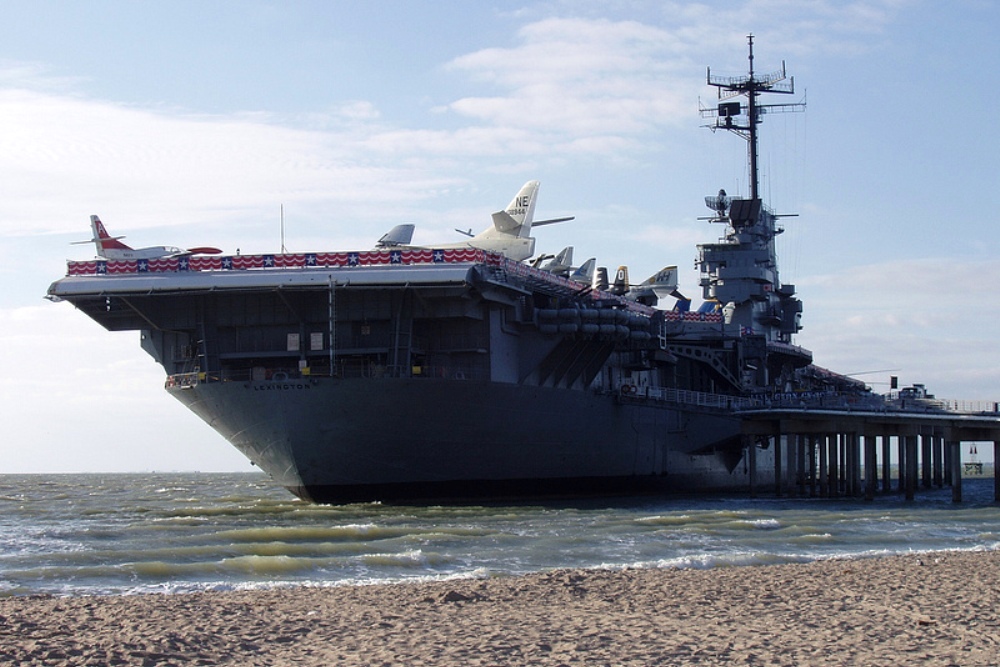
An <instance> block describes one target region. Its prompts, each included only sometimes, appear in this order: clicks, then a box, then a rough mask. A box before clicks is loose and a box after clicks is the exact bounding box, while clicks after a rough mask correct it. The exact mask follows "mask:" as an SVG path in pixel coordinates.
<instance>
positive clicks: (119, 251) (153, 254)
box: [73, 215, 222, 260]
mask: <svg viewBox="0 0 1000 667" xmlns="http://www.w3.org/2000/svg"><path fill="white" fill-rule="evenodd" d="M90 228H91V230H92V231H93V233H94V238H92V239H88V240H86V241H74V242H73V245H81V244H84V243H93V244H94V245H96V246H97V254H98V256H100V257H103V258H104V259H112V260H130V259H157V258H160V257H186V256H188V255H218V254H219V253H221V252H222V251H221V250H219V249H218V248H211V247H207V246H205V247H198V248H188V249H187V250H184V249H183V248H175V247H174V246H165V245H161V246H150V247H148V248H132V247H130V246H127V245H125V244H124V243H122V242H121V241H120V240H119V239H123V238H125V237H124V236H111V235H110V234H108V230H107V229H105V228H104V223H103V222H101V219H100V218H99V217H97V216H96V215H92V216H90Z"/></svg>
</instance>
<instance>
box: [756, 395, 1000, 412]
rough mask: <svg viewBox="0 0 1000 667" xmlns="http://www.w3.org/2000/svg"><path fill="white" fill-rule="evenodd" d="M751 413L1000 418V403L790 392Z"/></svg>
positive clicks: (764, 401)
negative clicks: (789, 411) (785, 411)
mask: <svg viewBox="0 0 1000 667" xmlns="http://www.w3.org/2000/svg"><path fill="white" fill-rule="evenodd" d="M748 407H749V408H751V409H770V408H778V409H788V408H792V409H795V408H799V409H803V410H805V409H812V410H843V411H845V412H850V411H868V412H906V413H926V412H945V413H952V414H997V413H1000V403H998V402H993V401H962V400H950V399H948V400H945V399H927V398H914V399H892V400H890V399H888V398H886V397H885V396H881V395H879V394H858V393H853V392H790V393H783V394H771V395H769V396H766V397H758V398H754V399H752V400H751V401H750V404H749V406H748Z"/></svg>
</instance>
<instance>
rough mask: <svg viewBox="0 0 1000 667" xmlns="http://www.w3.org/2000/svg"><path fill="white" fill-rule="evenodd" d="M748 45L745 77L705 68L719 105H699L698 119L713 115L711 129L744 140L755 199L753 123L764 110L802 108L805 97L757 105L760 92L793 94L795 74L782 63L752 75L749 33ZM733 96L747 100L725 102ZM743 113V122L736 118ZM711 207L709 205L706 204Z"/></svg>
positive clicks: (770, 111) (756, 189)
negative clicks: (744, 101)
mask: <svg viewBox="0 0 1000 667" xmlns="http://www.w3.org/2000/svg"><path fill="white" fill-rule="evenodd" d="M747 42H748V43H749V45H750V74H749V75H748V76H712V68H711V67H709V68H708V85H710V86H715V87H716V88H718V89H719V104H718V106H717V107H716V108H714V109H712V108H704V107H703V108H702V109H701V117H702V118H715V125H709V127H711V128H712V129H713V130H717V129H722V130H729V131H730V132H733V133H734V134H738V135H740V136H741V137H743V138H744V139H746V140H747V144H748V145H747V151H748V152H749V154H750V198H751V199H759V198H760V194H759V192H758V190H759V186H760V179H759V177H758V170H757V126H758V125H759V124H760V122H761V116H763V115H764V114H765V113H790V112H794V111H803V110H804V109H805V107H806V103H805V100H804V99H803V101H802V102H795V103H792V104H760V103H758V101H757V96H758V95H760V94H761V93H783V94H786V95H791V94H794V93H795V77H788V76H786V74H785V62H784V61H782V62H781V69H780V70H778V71H775V72H771V73H769V74H755V73H754V71H753V35H752V34H751V35H747ZM786 79H787V81H786ZM737 95H745V96H746V98H747V103H746V105H745V106H744V105H743V104H742V103H740V102H725V101H723V100H728V99H731V98H733V97H736V96H737ZM741 115H745V116H746V119H745V120H744V121H743V123H740V122H739V121H738V120H737V117H739V116H741ZM709 206H711V205H709Z"/></svg>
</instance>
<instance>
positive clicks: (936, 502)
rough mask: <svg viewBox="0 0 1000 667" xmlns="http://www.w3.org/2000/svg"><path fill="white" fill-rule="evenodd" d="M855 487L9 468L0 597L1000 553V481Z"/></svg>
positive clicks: (2, 489)
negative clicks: (814, 493) (854, 496)
mask: <svg viewBox="0 0 1000 667" xmlns="http://www.w3.org/2000/svg"><path fill="white" fill-rule="evenodd" d="M963 491H964V497H965V502H964V503H963V504H961V505H953V504H952V503H951V491H950V489H944V490H938V491H933V492H924V493H922V494H920V495H919V496H918V498H917V500H916V501H914V502H912V503H907V502H905V501H904V500H903V499H902V498H901V497H899V496H886V497H880V498H878V499H877V500H876V501H875V502H874V503H865V502H863V501H860V500H805V499H799V500H797V499H757V500H750V499H746V498H739V499H734V498H725V499H719V498H684V499H650V498H642V499H616V500H615V499H613V500H608V499H603V500H594V501H581V502H577V503H573V504H567V503H562V504H529V505H496V506H475V507H469V506H441V507H438V506H435V507H408V506H391V505H380V504H356V505H345V506H318V505H309V504H306V503H303V502H301V501H298V500H296V499H294V498H293V497H292V496H290V495H289V494H288V493H287V492H286V491H284V490H283V489H280V488H275V487H274V486H273V485H272V484H271V483H270V482H269V480H267V478H266V477H264V476H263V475H256V474H142V475H122V474H116V475H0V595H25V594H33V593H53V594H71V595H79V594H93V593H111V594H130V593H145V592H168V593H169V592H184V591H197V590H225V589H239V588H260V587H270V586H281V585H288V584H316V585H334V584H342V583H368V582H386V581H401V580H416V579H440V578H447V577H463V576H491V575H503V574H520V573H526V572H533V571H539V570H546V569H551V568H562V567H623V566H643V567H671V566H674V567H723V566H733V565H750V564H761V563H777V562H793V561H806V560H813V559H819V558H829V557H838V556H869V555H879V554H891V553H902V552H911V551H935V550H947V549H997V548H1000V507H998V506H997V505H994V504H993V502H992V501H993V497H992V494H993V487H992V480H965V483H964V485H963Z"/></svg>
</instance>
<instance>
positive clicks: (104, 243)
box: [73, 215, 132, 257]
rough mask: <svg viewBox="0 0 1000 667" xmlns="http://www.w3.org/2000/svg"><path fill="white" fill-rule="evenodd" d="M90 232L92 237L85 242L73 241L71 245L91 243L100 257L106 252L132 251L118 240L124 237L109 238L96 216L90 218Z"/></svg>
mask: <svg viewBox="0 0 1000 667" xmlns="http://www.w3.org/2000/svg"><path fill="white" fill-rule="evenodd" d="M90 230H91V232H92V233H93V235H94V237H93V238H90V239H87V240H86V241H74V242H73V245H79V244H83V243H93V244H94V245H95V246H97V254H98V256H100V257H104V256H105V251H106V250H132V248H131V246H127V245H125V244H124V243H122V242H121V241H119V239H123V238H125V237H124V236H111V235H110V234H108V230H107V229H105V227H104V223H103V222H101V219H100V218H99V217H97V216H96V215H92V216H90Z"/></svg>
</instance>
